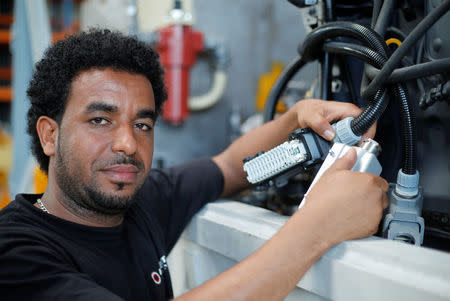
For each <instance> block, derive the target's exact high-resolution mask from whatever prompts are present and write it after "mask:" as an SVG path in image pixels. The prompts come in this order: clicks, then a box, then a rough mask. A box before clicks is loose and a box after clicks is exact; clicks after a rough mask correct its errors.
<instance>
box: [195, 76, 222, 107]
mask: <svg viewBox="0 0 450 301" xmlns="http://www.w3.org/2000/svg"><path fill="white" fill-rule="evenodd" d="M226 86H227V75H226V73H225V71H216V72H214V78H213V82H212V85H211V88H210V89H209V91H208V92H207V93H205V94H203V95H199V96H191V97H190V98H189V100H188V105H189V109H190V110H192V111H200V110H205V109H208V108H210V107H212V106H213V105H215V104H216V103H217V102H218V101H219V99H220V98H221V97H222V95H223V93H224V92H225V87H226Z"/></svg>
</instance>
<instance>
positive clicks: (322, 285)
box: [169, 201, 450, 300]
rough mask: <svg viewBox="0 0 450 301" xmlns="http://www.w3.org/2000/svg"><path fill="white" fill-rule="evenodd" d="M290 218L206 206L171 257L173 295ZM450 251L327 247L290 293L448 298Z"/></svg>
mask: <svg viewBox="0 0 450 301" xmlns="http://www.w3.org/2000/svg"><path fill="white" fill-rule="evenodd" d="M287 219H288V218H287V217H285V216H281V215H279V214H276V213H274V212H271V211H268V210H265V209H262V208H258V207H253V206H249V205H245V204H242V203H239V202H233V201H218V202H215V203H212V204H209V205H207V206H206V207H205V208H204V209H203V210H202V211H200V212H199V213H198V214H197V216H196V217H195V218H194V219H193V220H192V222H191V223H190V225H189V226H188V228H187V229H186V231H185V233H184V234H183V237H182V239H180V242H179V243H178V244H177V246H176V248H175V249H174V251H173V252H172V253H171V255H170V256H169V263H170V264H171V273H172V277H173V280H174V287H175V291H176V294H180V293H182V292H184V291H186V290H188V289H191V288H193V287H196V286H198V285H200V284H201V283H203V282H204V281H206V280H208V279H210V278H211V277H213V276H215V275H217V274H218V273H220V272H222V271H224V270H226V269H228V268H229V267H231V266H233V265H234V264H235V263H237V262H239V261H241V260H243V259H244V258H246V257H247V256H249V255H250V254H251V253H253V252H254V251H255V250H256V249H258V248H259V247H260V246H261V245H263V244H264V242H266V241H267V240H268V239H270V237H272V235H274V234H275V233H276V232H277V231H278V229H279V228H280V227H282V226H283V224H284V223H285V222H286V220H287ZM449 274H450V254H448V253H444V252H440V251H436V250H432V249H428V248H423V247H416V246H411V245H406V244H403V243H399V242H395V241H389V240H385V239H381V238H378V237H371V238H367V239H362V240H355V241H347V242H343V243H341V244H339V245H337V246H335V247H333V248H332V249H330V250H329V251H328V252H327V253H326V254H325V255H324V256H322V258H321V259H320V260H319V261H318V262H317V263H316V264H315V265H314V266H313V267H311V269H310V270H309V271H308V273H307V274H306V275H305V276H304V277H303V279H302V280H301V281H300V282H299V283H298V284H297V288H296V289H294V291H293V292H292V293H291V294H290V295H289V296H288V297H287V298H286V300H291V299H292V300H294V299H297V298H299V297H301V298H302V300H303V299H306V300H326V299H331V300H449V299H450V276H449Z"/></svg>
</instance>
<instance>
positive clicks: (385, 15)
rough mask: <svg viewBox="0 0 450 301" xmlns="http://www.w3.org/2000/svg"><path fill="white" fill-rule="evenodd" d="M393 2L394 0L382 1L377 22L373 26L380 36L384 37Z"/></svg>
mask: <svg viewBox="0 0 450 301" xmlns="http://www.w3.org/2000/svg"><path fill="white" fill-rule="evenodd" d="M395 2H396V1H395V0H386V1H384V2H383V6H382V7H381V10H380V14H379V15H378V18H377V22H376V23H375V27H374V28H373V29H374V30H375V31H376V32H377V33H378V34H379V35H380V36H382V37H384V35H385V33H386V29H387V27H388V23H389V20H390V19H391V18H392V11H393V10H394V6H395Z"/></svg>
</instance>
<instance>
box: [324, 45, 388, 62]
mask: <svg viewBox="0 0 450 301" xmlns="http://www.w3.org/2000/svg"><path fill="white" fill-rule="evenodd" d="M323 50H324V51H326V52H332V53H336V54H344V55H351V56H354V57H357V58H359V59H361V60H363V61H365V62H366V63H369V64H371V65H372V66H374V67H376V68H381V67H382V66H383V64H384V63H385V62H386V58H384V57H383V56H381V55H380V54H379V53H378V52H376V51H373V50H372V49H370V48H368V47H365V46H362V45H358V44H352V43H345V42H326V43H325V44H323Z"/></svg>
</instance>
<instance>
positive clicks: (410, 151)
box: [394, 84, 417, 175]
mask: <svg viewBox="0 0 450 301" xmlns="http://www.w3.org/2000/svg"><path fill="white" fill-rule="evenodd" d="M394 93H395V96H396V99H397V100H399V101H400V118H401V121H402V127H401V131H402V172H403V173H404V174H407V175H413V174H415V173H416V169H417V132H416V118H415V114H414V111H413V109H412V106H410V105H409V103H408V99H407V97H406V92H405V90H404V89H403V87H402V85H401V84H397V85H396V86H395V89H394Z"/></svg>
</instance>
